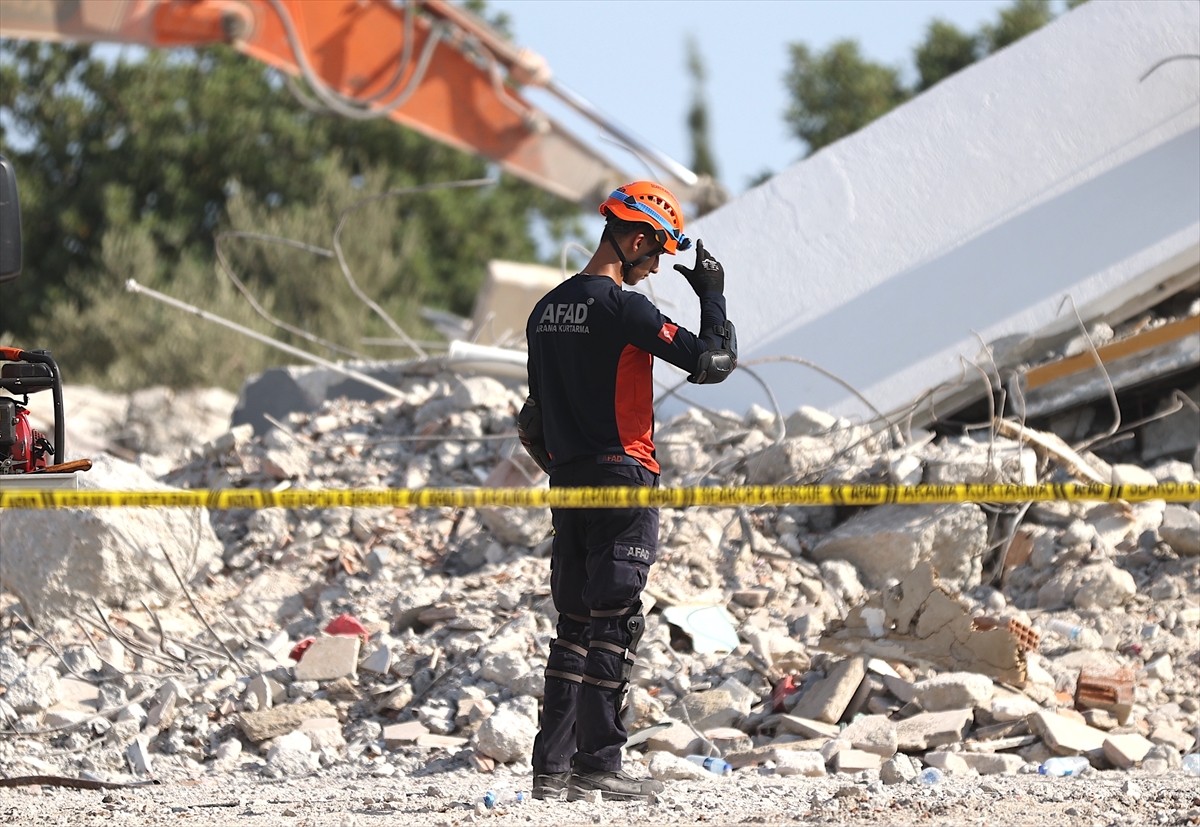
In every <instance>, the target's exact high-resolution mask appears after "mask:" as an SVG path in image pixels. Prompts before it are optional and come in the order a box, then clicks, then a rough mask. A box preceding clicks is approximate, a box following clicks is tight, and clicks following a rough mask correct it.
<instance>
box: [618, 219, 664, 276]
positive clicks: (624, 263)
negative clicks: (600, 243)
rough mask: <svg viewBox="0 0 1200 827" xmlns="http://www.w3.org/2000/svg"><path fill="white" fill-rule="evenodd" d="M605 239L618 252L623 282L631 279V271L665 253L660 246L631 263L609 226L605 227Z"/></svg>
mask: <svg viewBox="0 0 1200 827" xmlns="http://www.w3.org/2000/svg"><path fill="white" fill-rule="evenodd" d="M604 237H605V238H607V239H608V243H609V244H611V245H612V248H613V250H615V251H616V253H617V258H619V259H620V260H621V280H622V281H625V280H626V279H628V278H629V273H630V271H632V270H633V269H634V268H635V267H641V266H642V265H643V264H645V263H646V262H647V261H649V260H650V259H652V258H654V257H655V256H656V255H659V254H660V253H662V251H663V247H662V246H661V245H660V246H659V247H658V248H657V249H655V250H653V251H652V252H649V253H646V254H645V255H642V256H639V257H637V258H635V259H634V260H633V261H630V260H629V259H627V258H625V251H624V250H622V249H621V245H620V244H618V243H617V240H616V239H615V238H613V234H612V233H611V232H610V231H609V228H608V226H607V225H605V227H604Z"/></svg>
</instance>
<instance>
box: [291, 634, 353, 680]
mask: <svg viewBox="0 0 1200 827" xmlns="http://www.w3.org/2000/svg"><path fill="white" fill-rule="evenodd" d="M360 646H362V641H361V640H360V639H359V638H358V637H357V636H352V635H325V636H322V637H318V638H317V639H316V640H314V641H313V643H312V646H309V647H308V649H307V650H306V651H305V652H304V657H302V658H301V659H300V662H299V663H297V664H296V667H295V672H296V680H298V681H326V680H334V679H336V678H345V677H349V676H351V675H355V674H357V673H358V650H359V647H360Z"/></svg>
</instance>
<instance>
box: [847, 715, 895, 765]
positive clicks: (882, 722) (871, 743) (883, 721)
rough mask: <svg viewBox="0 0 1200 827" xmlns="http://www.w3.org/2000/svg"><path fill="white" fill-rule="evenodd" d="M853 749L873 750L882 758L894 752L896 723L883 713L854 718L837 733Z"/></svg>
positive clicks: (889, 756) (890, 755)
mask: <svg viewBox="0 0 1200 827" xmlns="http://www.w3.org/2000/svg"><path fill="white" fill-rule="evenodd" d="M838 737H839V738H842V739H843V740H846V741H849V742H850V744H851V746H853V747H854V748H855V749H860V750H863V751H864V752H873V753H876V754H877V755H882V756H883V757H884V758H891V757H892V756H893V755H895V754H896V724H895V723H894V722H892V721H890V720H888V718H887V717H886V716H884V715H863V716H861V717H858V718H855V719H854V720H853V721H852V722H851V723H850V725H849V726H847V727H846V728H845V729H844V730H842V731H841V733H840V734H839V735H838Z"/></svg>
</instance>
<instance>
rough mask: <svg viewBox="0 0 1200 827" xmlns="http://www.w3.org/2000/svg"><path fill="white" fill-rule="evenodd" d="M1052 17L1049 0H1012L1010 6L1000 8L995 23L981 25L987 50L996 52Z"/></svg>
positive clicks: (1035, 29) (1036, 28) (1052, 12)
mask: <svg viewBox="0 0 1200 827" xmlns="http://www.w3.org/2000/svg"><path fill="white" fill-rule="evenodd" d="M1053 19H1054V11H1053V10H1052V9H1051V8H1050V0H1013V4H1012V5H1011V6H1009V7H1008V8H1006V9H1001V10H1000V19H999V20H998V21H997V22H996V23H994V24H992V25H990V26H984V27H983V32H982V34H983V36H984V38H985V39H986V41H987V45H988V52H989V53H991V52H997V51H999V50H1001V49H1003V48H1004V47H1005V46H1010V45H1012V44H1013V43H1016V42H1017V41H1018V40H1020V39H1021V38H1022V37H1024V36H1025V35H1027V34H1029V33H1031V32H1035V31H1037V30H1038V29H1040V28H1041V27H1042V26H1045V25H1046V24H1047V23H1049V22H1050V21H1051V20H1053Z"/></svg>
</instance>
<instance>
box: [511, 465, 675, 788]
mask: <svg viewBox="0 0 1200 827" xmlns="http://www.w3.org/2000/svg"><path fill="white" fill-rule="evenodd" d="M657 485H658V475H657V474H655V473H653V472H651V471H648V470H647V469H645V468H643V467H642V466H641V465H611V464H601V463H598V462H596V461H594V460H592V459H588V460H584V461H580V462H575V463H572V464H570V465H567V466H564V467H562V468H556V469H554V470H553V472H552V473H551V474H550V487H551V488H568V487H569V488H575V487H581V486H588V487H608V486H620V487H633V486H648V487H654V486H657ZM553 522H554V544H553V550H552V552H551V558H550V592H551V595H552V596H553V598H554V608H555V609H557V610H558V623H557V627H556V634H557V638H556V639H555V640H554V641H552V642H551V644H550V655H549V658H548V659H547V662H546V684H545V695H544V698H543V701H542V716H541V721H540V725H539V730H538V735H537V738H536V739H535V741H534V745H533V771H534V772H535V773H542V772H564V771H566V770H567V769H569V768H570V767H571V760H572V757H574V759H575V761H576V762H577V763H578V764H580V765H582V766H583V767H585V768H591V769H598V770H609V771H616V770H619V769H620V768H621V749H622V748H623V747H624V746H625V741H626V739H627V738H628V732H626V730H625V725H624V723H622V721H621V703H622V699H623V697H624V694H625V688H626V684H627V683H628V671H629V668H630V665H631V663H632V659H633V653H632V652H631V651H629V650H630V649H636V646H637V641H638V639H640V637H641V632H640V628H644V626H639V624H644V618H643V617H642V616H641V607H642V604H641V595H642V589H644V588H645V586H646V578H647V576H648V574H649V572H650V565H651V564H652V563H653V562H654V560H655V557H656V556H657V554H658V509H657V508H577V509H571V508H556V509H554V510H553ZM631 644H632V646H631Z"/></svg>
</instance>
